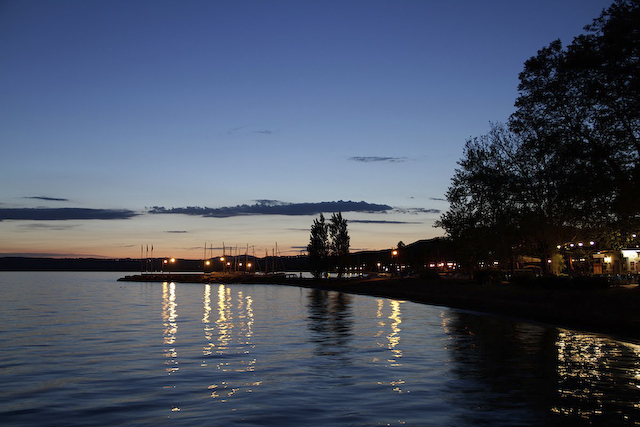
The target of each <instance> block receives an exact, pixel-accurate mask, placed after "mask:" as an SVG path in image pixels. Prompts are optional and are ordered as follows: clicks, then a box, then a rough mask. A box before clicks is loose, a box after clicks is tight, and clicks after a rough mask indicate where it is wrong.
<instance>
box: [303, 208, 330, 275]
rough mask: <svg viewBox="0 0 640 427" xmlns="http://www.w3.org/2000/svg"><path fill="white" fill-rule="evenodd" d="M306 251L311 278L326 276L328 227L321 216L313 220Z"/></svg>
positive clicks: (327, 265)
mask: <svg viewBox="0 0 640 427" xmlns="http://www.w3.org/2000/svg"><path fill="white" fill-rule="evenodd" d="M307 251H308V253H309V268H310V270H311V274H313V277H315V278H316V279H317V278H320V277H322V276H323V275H326V273H327V270H328V267H329V225H328V224H327V223H326V222H325V220H324V215H322V214H320V217H319V218H318V219H314V220H313V224H312V225H311V235H310V238H309V244H308V245H307Z"/></svg>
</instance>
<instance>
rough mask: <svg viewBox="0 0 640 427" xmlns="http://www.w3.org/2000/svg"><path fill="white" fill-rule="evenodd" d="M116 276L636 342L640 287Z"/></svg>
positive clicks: (639, 332)
mask: <svg viewBox="0 0 640 427" xmlns="http://www.w3.org/2000/svg"><path fill="white" fill-rule="evenodd" d="M119 280H120V281H137V282H153V281H156V282H157V281H167V280H169V281H172V282H180V283H221V284H223V283H246V284H279V285H288V286H300V287H305V288H310V289H319V290H326V291H339V292H345V293H352V294H361V295H371V296H378V297H385V298H394V299H402V300H408V301H413V302H417V303H421V304H429V305H441V306H446V307H451V308H458V309H464V310H470V311H476V312H481V313H487V314H494V315H500V316H507V317H512V318H517V319H522V320H523V321H533V322H539V323H545V324H550V325H555V326H558V327H567V328H572V329H578V330H583V331H590V332H596V333H603V334H607V335H611V336H614V337H616V338H620V339H627V340H632V341H634V342H636V343H639V344H640V309H639V307H640V287H616V288H608V289H590V290H579V289H553V288H540V287H535V288H532V287H524V286H515V285H495V286H481V285H478V284H477V283H474V282H459V281H450V280H441V279H402V278H384V279H378V278H376V279H344V280H335V279H324V280H317V279H304V278H298V277H295V278H294V277H285V276H284V275H276V276H251V275H226V276H223V275H214V276H205V275H202V274H172V275H168V274H164V275H134V276H126V277H124V278H121V279H119Z"/></svg>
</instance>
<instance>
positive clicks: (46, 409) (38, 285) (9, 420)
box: [0, 273, 640, 426]
mask: <svg viewBox="0 0 640 427" xmlns="http://www.w3.org/2000/svg"><path fill="white" fill-rule="evenodd" d="M119 276H120V274H117V273H0V292H1V295H2V299H0V424H2V425H8V426H9V425H10V426H13V425H34V426H35V425H38V426H43V425H65V426H72V425H78V426H90V425H161V426H162V425H166V426H175V425H181V426H182V425H188V426H195V425H199V426H226V425H260V426H271V425H273V426H304V425H314V426H348V425H354V426H376V425H419V426H542V425H606V426H615V425H640V346H638V345H636V344H632V343H626V342H621V341H617V340H615V339H611V338H608V337H605V336H602V335H597V334H588V333H582V332H577V331H572V330H566V329H557V328H552V327H544V326H539V325H533V324H528V323H522V322H514V321H510V320H507V319H503V318H497V317H492V316H483V315H476V314H472V313H468V312H460V311H456V310H451V309H447V308H442V307H434V306H427V305H419V304H413V303H409V302H402V301H395V300H389V299H384V298H374V297H366V296H354V295H345V294H340V293H336V292H322V291H315V290H309V289H301V288H295V287H285V286H273V285H229V286H225V285H197V284H173V283H165V284H161V283H121V282H116V278H117V277H119Z"/></svg>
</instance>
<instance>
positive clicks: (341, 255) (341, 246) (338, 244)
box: [329, 212, 351, 279]
mask: <svg viewBox="0 0 640 427" xmlns="http://www.w3.org/2000/svg"><path fill="white" fill-rule="evenodd" d="M329 234H330V235H331V255H332V257H333V258H334V259H335V261H336V264H337V267H338V279H340V278H342V275H343V273H344V269H345V265H346V263H347V258H348V256H349V243H350V240H351V238H350V237H349V233H348V231H347V220H346V219H344V218H342V213H341V212H338V213H337V214H335V213H334V214H333V215H331V222H330V224H329Z"/></svg>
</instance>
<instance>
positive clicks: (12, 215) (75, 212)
mask: <svg viewBox="0 0 640 427" xmlns="http://www.w3.org/2000/svg"><path fill="white" fill-rule="evenodd" d="M137 215H138V214H137V213H136V212H134V211H131V210H128V209H88V208H8V209H0V221H3V220H15V221H25V220H30V221H64V220H72V219H75V220H79V219H80V220H85V219H86V220H94V219H100V220H112V219H129V218H132V217H134V216H137Z"/></svg>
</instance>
